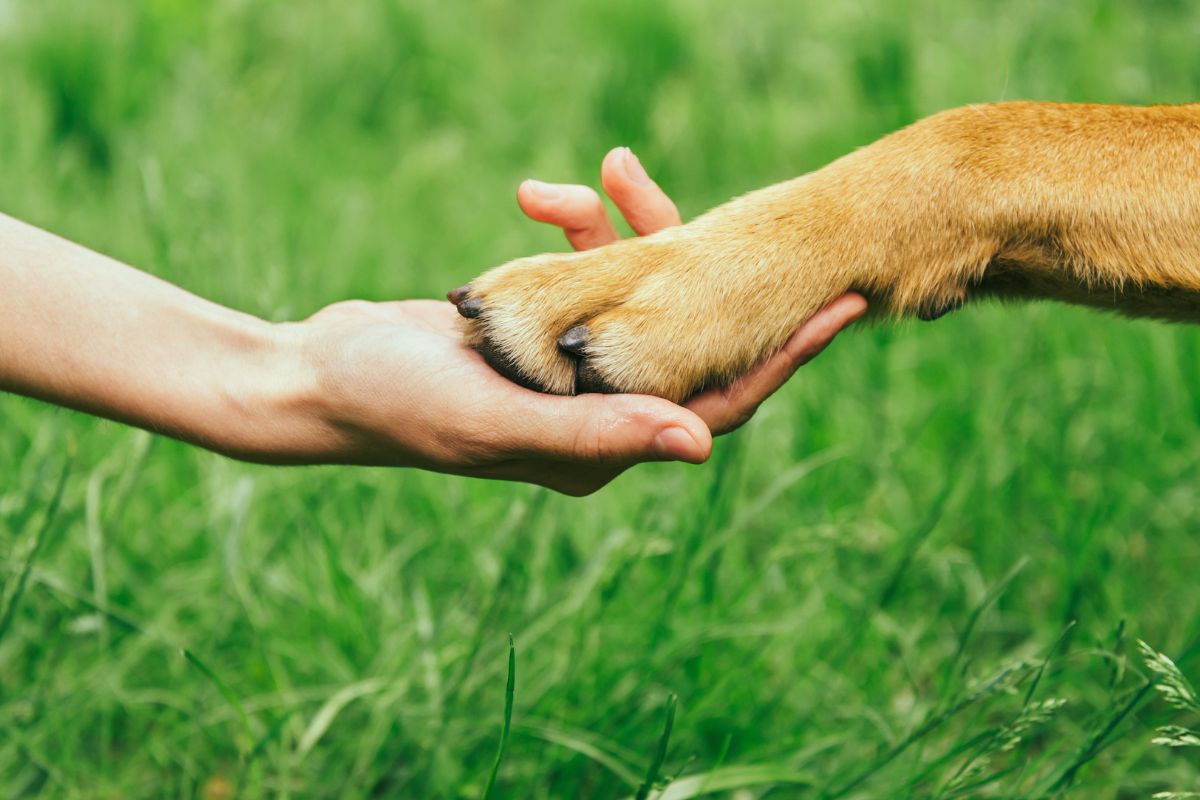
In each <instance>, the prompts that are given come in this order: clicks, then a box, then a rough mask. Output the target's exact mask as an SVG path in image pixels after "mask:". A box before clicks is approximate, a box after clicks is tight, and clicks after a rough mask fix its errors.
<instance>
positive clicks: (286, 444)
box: [195, 318, 331, 464]
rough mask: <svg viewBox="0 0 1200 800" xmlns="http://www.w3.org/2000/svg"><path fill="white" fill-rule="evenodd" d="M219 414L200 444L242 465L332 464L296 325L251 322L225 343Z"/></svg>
mask: <svg viewBox="0 0 1200 800" xmlns="http://www.w3.org/2000/svg"><path fill="white" fill-rule="evenodd" d="M224 347H225V349H226V359H222V360H223V361H225V362H226V365H227V367H228V368H222V369H221V373H220V374H219V375H218V376H217V385H218V386H219V387H220V389H219V393H218V397H217V403H218V409H217V411H216V413H215V414H213V415H212V417H211V418H208V419H205V420H204V421H202V422H201V424H200V427H199V430H198V432H197V433H198V435H197V436H196V437H195V438H196V439H197V441H198V443H200V444H202V445H204V446H206V447H209V448H210V449H212V450H215V451H216V452H219V453H221V454H222V455H226V456H229V457H231V458H236V459H239V460H242V461H253V462H258V463H268V464H305V463H318V462H322V461H328V460H331V459H330V456H329V454H328V453H327V452H326V451H327V449H328V448H329V446H330V441H329V440H330V432H329V431H328V430H327V426H326V424H325V423H324V415H323V414H322V413H321V410H320V403H319V399H320V392H319V391H318V383H319V379H318V377H317V375H316V370H315V368H314V365H313V363H312V360H311V359H310V358H309V357H308V353H307V348H306V341H305V331H304V330H303V326H302V325H300V324H296V323H269V322H266V321H264V320H259V319H254V318H250V319H247V320H245V321H244V322H243V324H242V325H241V326H240V329H239V330H238V332H237V334H236V335H235V336H231V337H229V338H228V339H227V340H226V341H225V342H224Z"/></svg>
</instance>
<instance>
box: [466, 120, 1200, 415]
mask: <svg viewBox="0 0 1200 800" xmlns="http://www.w3.org/2000/svg"><path fill="white" fill-rule="evenodd" d="M467 288H468V291H466V292H460V293H459V294H457V295H456V296H455V297H454V298H453V299H455V301H456V302H457V303H458V304H459V310H460V312H462V313H463V314H464V316H467V317H469V319H467V320H466V322H465V332H466V335H467V338H468V341H469V342H470V343H471V344H472V345H473V346H475V347H477V348H478V349H480V350H481V351H482V352H483V353H484V354H485V355H486V356H487V357H488V358H489V361H491V362H492V363H493V364H494V365H495V366H497V367H498V368H499V369H501V370H502V371H504V372H505V373H506V374H508V375H510V377H513V378H515V379H517V380H520V381H522V382H523V383H525V384H526V385H530V386H533V387H535V388H539V389H542V390H543V391H549V392H555V393H561V394H570V393H574V392H582V391H589V390H599V391H618V390H619V391H626V392H641V393H647V394H655V395H659V396H662V397H666V398H668V399H671V400H676V401H678V400H682V399H683V398H685V397H687V396H689V395H691V394H692V393H694V392H695V391H697V390H698V389H700V388H702V387H705V386H711V385H714V384H720V383H723V382H727V381H730V380H733V379H735V378H737V377H738V376H739V375H742V374H743V373H745V372H746V371H748V370H749V369H750V368H751V367H752V366H753V365H755V364H756V363H758V362H759V361H761V360H762V359H763V358H764V357H766V356H767V355H768V354H770V353H771V352H772V351H774V350H775V349H777V348H778V347H780V346H781V345H782V344H783V342H784V341H785V340H786V339H787V338H788V336H789V335H790V334H791V333H792V331H794V330H795V329H796V328H797V327H798V326H799V325H800V324H801V323H803V322H804V321H805V320H807V319H808V318H809V317H811V316H812V315H813V314H814V313H815V312H816V311H818V310H819V309H820V308H822V307H823V306H824V305H826V304H827V303H829V302H830V301H831V300H833V299H834V298H836V297H838V296H839V295H841V294H843V293H845V292H847V291H851V290H853V291H858V292H861V293H862V294H864V295H865V296H866V297H867V298H868V300H869V301H870V303H871V307H872V309H873V310H874V311H875V312H876V313H884V314H888V315H893V316H899V315H905V314H917V315H920V316H923V317H927V318H932V317H935V316H938V315H940V314H942V313H945V312H946V311H949V310H953V309H954V308H957V307H958V306H959V305H961V304H962V303H964V302H966V301H968V300H971V299H975V298H983V297H1008V298H1051V299H1057V300H1063V301H1067V302H1071V303H1081V304H1085V305H1090V306H1096V307H1100V308H1107V309H1113V310H1116V311H1119V312H1122V313H1125V314H1130V315H1138V316H1150V317H1159V318H1164V319H1172V320H1192V321H1197V320H1200V105H1186V106H1151V107H1128V106H1102V105H1075V104H1058V103H1029V102H1007V103H997V104H991V105H975V106H966V107H964V108H959V109H954V110H951V111H946V112H943V113H940V114H937V115H934V116H932V117H929V118H927V119H924V120H922V121H920V122H917V123H915V124H913V125H911V126H909V127H907V128H905V129H903V130H900V131H898V132H896V133H893V134H891V135H889V136H886V137H884V138H883V139H880V140H879V141H877V142H875V143H874V144H871V145H870V146H867V147H864V148H861V149H859V150H857V151H855V152H853V153H851V154H849V155H847V156H845V157H843V158H841V159H838V160H837V161H835V162H833V163H832V164H829V165H828V166H826V167H825V168H823V169H821V170H818V171H816V172H813V173H811V174H809V175H806V176H804V177H801V178H797V179H795V180H792V181H788V182H785V183H781V184H778V185H775V186H772V187H769V188H767V189H762V190H760V191H756V192H752V193H750V194H747V195H744V196H742V197H739V198H737V199H735V200H733V201H731V202H729V203H726V204H725V205H722V206H720V207H718V208H715V209H713V210H712V211H709V212H708V213H706V214H704V215H702V216H700V217H698V218H696V219H695V220H693V221H692V222H689V223H688V224H686V225H683V226H680V227H677V228H672V229H668V230H665V231H662V232H661V233H658V234H655V235H653V236H647V237H644V238H641V239H629V240H625V241H623V242H619V243H617V244H613V245H610V246H607V247H603V248H600V249H598V250H592V251H588V252H583V253H571V254H554V255H541V256H535V257H532V258H523V259H519V260H517V261H513V262H511V263H509V264H506V265H504V266H501V267H498V268H496V269H494V270H492V271H490V272H488V273H486V274H484V275H482V276H480V277H479V278H477V279H476V280H474V281H472V283H471V284H470V285H469V287H467ZM580 326H582V327H580ZM568 331H571V332H572V335H571V336H570V337H568V340H567V341H565V342H564V345H565V346H560V344H559V339H560V337H562V336H563V334H564V333H566V332H568ZM568 351H572V352H568Z"/></svg>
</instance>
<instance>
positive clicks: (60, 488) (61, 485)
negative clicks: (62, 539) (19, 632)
mask: <svg viewBox="0 0 1200 800" xmlns="http://www.w3.org/2000/svg"><path fill="white" fill-rule="evenodd" d="M70 474H71V460H70V459H69V458H68V459H67V461H66V462H65V463H64V464H63V468H62V472H61V473H60V474H59V476H58V483H57V484H56V485H55V487H54V494H53V495H51V497H50V504H49V505H48V506H47V507H46V512H45V514H44V516H43V517H42V524H41V525H40V526H39V527H38V529H37V531H36V532H35V533H34V534H33V539H32V540H31V541H30V544H29V547H28V551H27V552H26V553H25V558H24V559H23V560H22V562H21V566H20V568H19V569H18V570H17V577H16V579H15V580H14V581H13V582H12V583H11V584H9V585H8V586H6V587H5V589H6V591H5V592H4V594H3V596H2V597H0V639H3V638H4V636H5V634H6V633H8V628H9V626H10V625H12V621H13V619H14V618H15V617H16V614H17V607H18V606H19V605H20V604H21V597H22V595H24V594H25V587H26V585H27V584H28V583H29V573H30V572H32V571H33V562H34V561H36V560H37V557H38V554H39V553H40V552H41V550H42V547H43V546H45V544H46V539H47V538H48V536H49V534H50V531H51V529H52V528H53V526H54V519H55V516H56V515H57V514H58V509H59V507H60V506H61V505H62V498H63V492H64V491H65V490H66V487H67V476H68V475H70ZM10 587H11V588H10Z"/></svg>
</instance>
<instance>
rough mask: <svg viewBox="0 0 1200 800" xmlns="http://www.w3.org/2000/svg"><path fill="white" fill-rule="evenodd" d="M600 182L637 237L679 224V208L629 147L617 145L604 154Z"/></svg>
mask: <svg viewBox="0 0 1200 800" xmlns="http://www.w3.org/2000/svg"><path fill="white" fill-rule="evenodd" d="M600 183H601V184H602V185H603V186H604V193H605V194H607V195H608V196H609V197H611V198H612V201H613V202H614V203H616V204H617V208H618V209H620V211H621V215H622V216H623V217H625V220H626V221H627V222H628V223H629V227H631V228H633V230H634V232H635V233H637V235H638V236H646V235H647V234H651V233H657V232H658V231H661V230H662V229H663V228H670V227H671V226H673V225H678V224H680V219H679V209H677V208H676V207H675V204H674V203H672V202H671V198H669V197H667V195H666V193H665V192H663V190H662V189H660V188H658V184H657V183H655V182H654V181H653V180H651V179H650V176H649V175H647V174H646V170H645V169H644V168H643V167H642V162H640V161H638V158H637V156H635V155H634V154H633V151H631V150H630V149H629V148H628V147H618V148H617V149H615V150H611V151H609V153H608V155H606V156H605V157H604V163H603V164H602V165H601V167H600Z"/></svg>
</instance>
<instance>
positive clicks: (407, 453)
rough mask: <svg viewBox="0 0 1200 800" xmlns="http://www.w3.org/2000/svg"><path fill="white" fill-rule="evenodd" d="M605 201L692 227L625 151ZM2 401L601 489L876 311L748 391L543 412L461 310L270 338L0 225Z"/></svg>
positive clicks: (835, 327) (568, 215) (391, 462)
mask: <svg viewBox="0 0 1200 800" xmlns="http://www.w3.org/2000/svg"><path fill="white" fill-rule="evenodd" d="M601 177H602V183H603V186H604V189H605V192H606V193H607V194H608V196H609V197H611V198H612V200H613V202H614V203H615V204H616V206H617V208H618V209H619V210H620V211H621V213H622V215H623V216H624V217H625V219H626V220H627V221H628V222H629V223H630V226H631V227H632V228H633V230H634V231H635V232H636V233H637V234H638V235H645V234H649V233H653V232H655V231H658V230H661V229H663V228H666V227H670V226H672V225H678V224H679V222H680V219H679V212H678V211H677V210H676V208H675V205H674V204H673V203H672V202H671V201H670V199H669V198H667V196H666V195H665V194H664V193H663V192H662V190H661V189H659V187H658V186H657V185H655V184H654V183H653V181H651V180H650V179H649V178H648V177H646V175H645V172H644V170H642V169H641V167H640V165H639V164H638V162H637V159H636V158H635V157H634V156H633V155H632V154H631V153H630V152H629V151H628V150H625V149H624V148H620V149H617V150H614V151H612V152H611V153H609V155H608V156H607V157H606V158H605V161H604V165H603V168H602V173H601ZM518 202H519V203H520V205H521V208H522V209H523V210H524V211H525V213H526V214H527V215H528V216H530V217H531V218H533V219H535V220H539V221H542V222H546V223H549V224H552V225H557V226H559V227H561V228H562V229H563V230H564V231H565V232H566V235H567V238H568V240H569V241H570V242H571V244H572V246H573V247H575V248H576V249H579V250H583V249H591V248H596V247H602V246H604V245H606V244H609V243H611V242H613V241H616V239H617V238H618V236H617V233H616V229H615V228H614V227H613V224H612V221H611V220H610V219H609V217H608V215H607V212H606V211H605V209H604V206H603V204H602V203H601V202H600V199H599V196H598V195H597V194H596V193H595V192H594V191H592V190H591V189H589V188H587V187H584V186H578V185H551V184H542V183H538V182H536V181H526V182H525V183H523V184H522V185H521V188H520V190H519V192H518ZM0 287H2V291H0V389H2V390H6V391H10V392H15V393H18V394H24V395H28V396H30V397H36V398H40V399H42V400H45V401H48V402H51V403H55V404H58V405H63V406H67V407H70V408H74V409H78V410H80V411H85V412H88V413H91V414H96V415H99V416H103V417H107V418H109V419H114V420H117V421H120V422H124V423H128V424H130V425H135V426H138V427H141V428H145V429H147V430H150V431H154V432H156V433H161V434H165V435H168V436H171V437H174V438H177V439H181V440H183V441H186V442H191V443H194V444H198V445H201V446H203V447H206V448H209V449H211V450H214V451H216V452H219V453H223V454H225V455H228V456H230V457H233V458H238V459H243V460H247V461H255V462H261V463H270V464H330V463H337V464H359V465H375V466H403V467H418V468H422V469H430V470H436V471H439V472H447V473H453V474H457V475H467V476H474V477H483V478H496V479H504V480H515V481H526V482H529V483H536V484H541V485H543V486H547V487H549V488H551V489H555V490H557V491H560V492H564V493H567V494H572V495H583V494H588V493H590V492H593V491H595V490H597V489H599V488H600V487H602V486H604V485H605V484H607V483H608V482H609V481H611V480H612V479H613V478H615V477H616V476H618V475H619V474H621V473H622V472H623V471H624V470H626V469H628V468H629V467H631V466H633V465H635V464H637V463H640V462H645V461H671V460H677V461H686V462H690V463H701V462H703V461H704V460H705V459H707V458H708V456H709V453H710V450H711V447H712V437H713V436H714V435H719V434H722V433H726V432H728V431H730V430H733V429H734V428H737V427H738V426H740V425H741V424H743V423H744V422H745V421H746V420H748V419H749V418H750V417H751V416H752V415H753V414H754V411H755V410H756V409H757V408H758V406H759V404H760V403H762V401H763V400H765V399H766V398H767V397H768V396H769V395H770V394H771V393H773V392H774V391H775V390H776V389H777V388H779V386H781V385H782V384H783V383H784V382H785V381H786V380H787V379H788V377H790V376H791V374H792V373H793V372H794V371H795V370H796V369H797V368H798V367H799V366H800V365H802V364H803V363H805V362H806V361H808V360H809V359H811V358H813V357H814V356H816V355H817V354H818V353H819V352H820V351H821V350H823V349H824V348H825V346H826V345H828V344H829V342H830V341H831V340H832V339H833V337H834V336H835V335H836V334H837V333H838V332H839V331H840V330H841V329H842V328H844V327H845V326H846V325H848V324H850V323H851V322H852V321H854V320H855V319H857V318H858V317H859V316H861V315H862V313H863V312H864V311H865V310H866V302H865V301H864V300H863V299H862V298H861V297H859V296H858V295H853V294H851V295H846V296H843V297H841V298H839V299H837V300H835V301H834V302H833V303H831V304H830V305H829V306H827V307H826V308H825V309H824V310H823V311H821V312H820V313H818V314H817V315H816V316H814V317H813V318H812V319H810V320H809V321H808V322H807V323H805V325H804V326H803V327H802V328H800V329H799V330H798V331H796V333H795V334H794V335H793V336H792V337H791V338H790V339H789V340H788V342H787V344H786V345H785V346H784V347H783V348H782V349H780V350H779V351H778V352H777V353H775V354H774V355H772V356H771V357H769V358H768V359H766V360H765V361H764V362H763V363H762V364H761V365H759V366H758V367H757V368H756V369H754V370H752V371H751V372H750V373H749V374H747V375H746V376H745V377H744V378H743V379H741V380H740V381H738V382H736V383H735V384H733V385H731V386H728V387H725V388H722V389H719V390H710V391H707V392H704V393H703V394H700V395H697V396H695V397H693V398H691V399H690V400H688V401H687V402H685V403H683V404H682V405H676V404H674V403H671V402H668V401H666V400H663V399H661V398H657V397H650V396H644V395H601V394H590V395H580V396H577V397H560V396H551V395H544V394H540V393H537V392H534V391H530V390H528V389H524V388H522V387H520V386H518V385H516V384H514V383H511V382H510V381H508V380H507V379H506V378H504V377H502V376H500V375H499V374H497V373H496V372H494V371H493V370H492V369H491V368H490V367H489V366H488V365H487V364H486V363H485V362H484V361H483V359H482V358H481V357H480V356H479V355H478V354H477V353H476V352H475V351H473V350H471V349H470V348H468V347H466V346H464V344H463V343H462V337H461V334H460V332H459V330H458V328H457V326H456V320H457V319H458V315H457V313H456V312H455V308H454V306H452V305H451V304H450V303H447V302H438V301H432V300H406V301H399V302H382V303H372V302H366V301H349V302H342V303H335V304H334V305H331V306H329V307H327V308H324V309H322V310H321V311H319V312H317V313H316V314H314V315H313V316H312V317H310V318H309V319H307V320H305V321H303V322H298V323H269V322H266V321H264V320H262V319H259V318H257V317H254V316H252V315H249V314H245V313H242V312H239V311H234V310H232V309H229V308H225V307H222V306H219V305H217V304H215V303H211V302H209V301H207V300H204V299H202V298H199V297H196V296H195V295H192V294H189V293H188V292H186V291H184V290H182V289H180V288H178V287H176V286H173V285H171V284H169V283H167V282H165V281H163V280H160V279H158V278H155V277H153V276H151V275H149V274H147V273H144V272H140V271H138V270H136V269H134V268H132V267H130V266H127V265H125V264H122V263H120V262H118V261H115V260H113V259H110V258H107V257H106V256H103V255H100V254H98V253H95V252H92V251H90V250H88V249H86V248H84V247H81V246H79V245H76V244H73V243H71V242H67V241H65V240H63V239H60V238H58V237H56V236H53V235H52V234H49V233H46V232H44V231H42V230H39V229H37V228H34V227H32V226H30V225H27V224H25V223H22V222H20V221H18V220H15V219H12V218H10V217H6V216H3V215H0Z"/></svg>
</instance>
